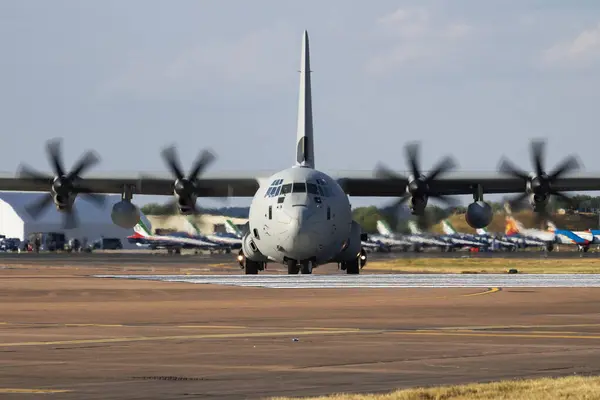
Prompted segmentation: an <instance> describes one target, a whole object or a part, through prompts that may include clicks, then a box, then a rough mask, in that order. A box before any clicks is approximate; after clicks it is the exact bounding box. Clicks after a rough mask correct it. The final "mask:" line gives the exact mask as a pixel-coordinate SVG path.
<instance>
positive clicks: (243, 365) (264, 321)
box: [0, 264, 600, 399]
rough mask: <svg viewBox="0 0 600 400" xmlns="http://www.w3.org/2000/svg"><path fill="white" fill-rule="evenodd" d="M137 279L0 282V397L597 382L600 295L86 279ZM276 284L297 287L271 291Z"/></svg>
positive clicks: (27, 275) (111, 269)
mask: <svg viewBox="0 0 600 400" xmlns="http://www.w3.org/2000/svg"><path fill="white" fill-rule="evenodd" d="M135 268H136V267H135V266H124V265H121V266H115V265H109V266H105V267H103V266H101V265H99V264H93V265H89V266H86V265H85V264H81V265H78V266H61V267H53V268H44V267H39V268H38V267H23V268H16V267H15V268H14V269H4V270H0V316H1V318H0V352H1V353H2V355H1V356H0V394H8V393H19V394H15V396H21V397H22V396H24V395H23V393H34V394H39V393H46V392H47V393H59V394H58V396H59V397H60V398H66V399H69V398H73V399H80V398H86V399H110V398H144V399H159V398H160V399H176V398H182V399H183V398H190V397H201V398H215V399H229V398H232V399H233V398H240V397H243V398H265V397H269V396H276V395H287V396H292V395H293V396H306V395H319V394H329V393H335V392H354V393H356V392H374V391H375V392H381V391H388V390H393V389H395V388H401V387H410V386H416V385H438V384H446V383H463V382H472V381H489V380H496V379H506V378H513V377H535V376H548V375H553V376H556V375H569V374H573V373H582V374H588V373H598V371H600V323H599V322H598V319H599V317H600V313H599V311H598V306H597V304H598V303H599V302H600V290H599V289H597V288H591V287H587V288H538V287H528V288H511V287H503V286H502V285H500V286H498V287H493V286H492V287H481V288H478V287H477V288H464V287H460V288H459V287H454V288H407V287H404V288H398V287H380V288H372V287H371V288H369V287H354V288H348V287H347V288H343V289H341V288H335V287H322V286H323V285H321V287H313V288H305V289H300V288H289V287H288V288H265V287H256V286H254V287H244V286H235V285H234V286H231V285H224V284H205V285H198V284H191V283H186V282H163V281H148V280H140V279H106V278H104V279H102V278H95V277H92V276H91V275H126V274H128V273H130V272H131V269H135ZM168 269H169V267H165V268H164V269H163V270H158V271H157V273H160V274H165V272H166V271H167V270H168ZM195 273H197V272H195ZM238 273H240V272H239V269H238ZM144 274H145V275H147V274H148V272H147V270H145V272H144ZM167 274H168V273H167ZM382 276H383V275H382ZM390 276H393V275H388V278H386V279H388V281H389V280H390V279H397V278H390ZM258 277H259V278H260V279H264V278H265V277H264V276H260V275H259V276H258ZM428 277H431V275H427V276H425V275H424V276H419V277H417V276H416V275H413V276H412V278H410V279H413V280H414V279H417V280H421V279H427V278H428ZM501 277H502V278H503V279H513V278H514V279H516V280H518V279H524V278H523V276H519V275H503V276H502V275H501ZM230 278H231V277H230ZM238 278H239V277H238ZM251 278H254V277H251ZM280 278H288V277H283V276H276V275H274V276H273V277H269V278H267V280H269V279H271V280H272V281H273V282H275V281H277V280H279V279H280ZM291 278H294V279H297V278H299V277H291ZM304 278H311V279H312V280H313V281H315V282H319V281H321V282H322V281H323V280H327V279H329V281H330V282H331V281H332V280H331V279H330V278H327V276H326V275H325V276H317V275H315V276H308V277H304ZM358 278H359V279H361V280H364V281H365V282H366V281H369V279H372V280H377V279H383V278H370V277H368V276H367V275H360V276H359V277H358ZM401 278H402V279H409V277H407V276H403V277H401ZM453 278H456V279H474V277H473V276H461V275H454V276H449V277H447V279H448V280H450V279H453ZM190 279H191V278H190ZM203 279H204V278H203ZM210 279H216V280H219V279H221V280H222V279H224V277H222V276H221V277H216V278H210ZM336 279H339V280H340V281H343V280H345V279H347V277H346V276H338V277H336ZM434 279H439V278H435V277H434ZM475 279H478V278H475ZM563 279H564V277H563ZM592 279H594V278H592ZM241 280H242V281H243V280H246V281H247V279H246V277H242V278H241ZM290 282H291V281H290ZM216 283H219V282H216ZM221 283H222V282H221ZM492 283H498V284H500V283H502V282H492V281H487V282H485V285H488V284H492ZM485 285H484V286H485Z"/></svg>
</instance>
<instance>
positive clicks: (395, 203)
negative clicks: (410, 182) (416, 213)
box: [392, 193, 410, 209]
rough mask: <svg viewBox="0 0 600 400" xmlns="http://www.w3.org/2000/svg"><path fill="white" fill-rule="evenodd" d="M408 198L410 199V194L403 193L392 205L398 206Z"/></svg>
mask: <svg viewBox="0 0 600 400" xmlns="http://www.w3.org/2000/svg"><path fill="white" fill-rule="evenodd" d="M408 199H410V194H408V193H405V194H403V195H402V196H401V197H400V198H399V199H398V200H396V201H395V202H394V203H393V204H392V207H393V208H394V209H397V208H400V207H401V206H402V205H403V204H404V203H406V202H407V201H408Z"/></svg>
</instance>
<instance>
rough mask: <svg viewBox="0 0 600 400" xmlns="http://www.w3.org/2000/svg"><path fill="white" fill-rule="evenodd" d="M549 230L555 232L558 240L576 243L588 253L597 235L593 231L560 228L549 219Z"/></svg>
mask: <svg viewBox="0 0 600 400" xmlns="http://www.w3.org/2000/svg"><path fill="white" fill-rule="evenodd" d="M547 224H548V231H549V232H552V233H554V235H555V236H556V242H557V243H560V244H575V245H577V247H578V248H579V251H582V252H584V253H587V251H588V250H589V249H590V245H591V244H592V243H593V242H594V238H595V235H594V233H593V232H592V231H570V230H568V229H558V228H557V227H556V225H554V223H553V222H550V221H548V222H547Z"/></svg>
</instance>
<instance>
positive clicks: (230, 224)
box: [225, 219, 244, 238]
mask: <svg viewBox="0 0 600 400" xmlns="http://www.w3.org/2000/svg"><path fill="white" fill-rule="evenodd" d="M225 230H226V231H227V232H228V233H232V234H234V235H235V236H237V237H239V238H241V237H242V236H244V234H243V233H242V231H240V229H239V228H238V227H237V226H235V224H234V223H233V222H231V220H230V219H228V220H226V221H225Z"/></svg>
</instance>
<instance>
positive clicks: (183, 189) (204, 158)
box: [162, 145, 216, 214]
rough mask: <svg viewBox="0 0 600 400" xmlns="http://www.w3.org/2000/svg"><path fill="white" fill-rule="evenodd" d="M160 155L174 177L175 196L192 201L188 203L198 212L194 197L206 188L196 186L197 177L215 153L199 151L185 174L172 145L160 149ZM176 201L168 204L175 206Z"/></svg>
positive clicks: (195, 212)
mask: <svg viewBox="0 0 600 400" xmlns="http://www.w3.org/2000/svg"><path fill="white" fill-rule="evenodd" d="M162 157H163V160H164V161H165V164H166V165H167V167H168V168H169V170H170V172H171V174H172V175H173V177H174V178H175V182H174V185H173V187H174V191H175V193H176V194H177V196H179V197H180V198H183V199H187V200H189V201H188V202H189V203H193V204H190V206H192V211H193V213H194V214H200V210H199V209H198V207H197V206H196V197H197V196H199V195H202V194H204V193H205V190H206V189H204V188H200V187H198V178H199V176H200V175H202V173H203V172H204V171H205V170H206V168H207V167H208V166H209V165H210V164H211V163H212V162H213V161H214V160H215V158H216V157H215V155H214V154H213V153H212V152H210V151H208V150H203V151H202V152H200V154H199V155H198V157H197V158H196V160H195V161H194V164H193V165H192V169H191V171H190V173H189V174H188V175H187V176H185V174H184V173H183V169H182V168H181V163H180V161H179V156H178V155H177V150H176V148H175V146H174V145H173V146H169V147H167V148H165V149H164V150H163V151H162ZM176 202H177V201H176V200H173V201H170V202H169V205H171V206H172V207H175V203H176Z"/></svg>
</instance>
